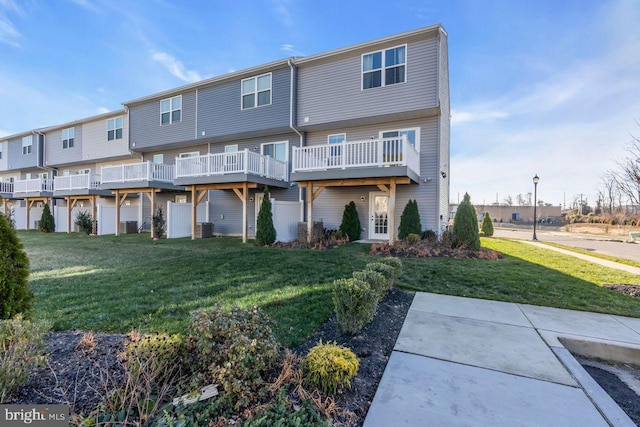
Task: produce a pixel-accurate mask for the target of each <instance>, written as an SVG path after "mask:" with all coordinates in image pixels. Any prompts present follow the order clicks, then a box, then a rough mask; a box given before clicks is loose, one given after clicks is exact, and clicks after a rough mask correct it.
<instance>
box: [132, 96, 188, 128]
mask: <svg viewBox="0 0 640 427" xmlns="http://www.w3.org/2000/svg"><path fill="white" fill-rule="evenodd" d="M175 98H180V120H178V121H177V122H174V121H173V112H174V111H178V109H175V110H174V109H172V108H171V101H172V100H173V99H175ZM164 101H169V123H162V114H163V113H162V103H163V102H164ZM182 110H183V108H182V95H176V96H172V97H170V98H164V99H161V100H160V117H159V118H160V126H164V125H170V124H172V123H180V122H181V121H182ZM123 125H124V122H123Z"/></svg>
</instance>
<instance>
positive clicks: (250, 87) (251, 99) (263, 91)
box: [242, 73, 271, 110]
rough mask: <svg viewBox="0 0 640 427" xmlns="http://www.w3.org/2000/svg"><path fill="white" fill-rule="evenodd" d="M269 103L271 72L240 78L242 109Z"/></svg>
mask: <svg viewBox="0 0 640 427" xmlns="http://www.w3.org/2000/svg"><path fill="white" fill-rule="evenodd" d="M269 104H271V73H269V74H264V75H262V76H257V77H251V78H249V79H244V80H242V109H243V110H246V109H247V108H254V107H260V106H261V105H269Z"/></svg>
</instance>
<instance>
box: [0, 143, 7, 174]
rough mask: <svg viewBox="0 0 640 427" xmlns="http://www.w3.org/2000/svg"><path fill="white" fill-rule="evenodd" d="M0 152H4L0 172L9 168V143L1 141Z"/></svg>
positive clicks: (0, 162)
mask: <svg viewBox="0 0 640 427" xmlns="http://www.w3.org/2000/svg"><path fill="white" fill-rule="evenodd" d="M0 152H2V158H1V159H0V171H6V170H7V169H8V167H9V166H8V165H9V163H8V157H9V145H8V143H7V141H0Z"/></svg>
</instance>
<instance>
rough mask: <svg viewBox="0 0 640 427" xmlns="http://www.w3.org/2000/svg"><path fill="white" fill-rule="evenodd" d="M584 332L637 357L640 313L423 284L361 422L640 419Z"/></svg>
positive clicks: (596, 422)
mask: <svg viewBox="0 0 640 427" xmlns="http://www.w3.org/2000/svg"><path fill="white" fill-rule="evenodd" d="M586 342H595V343H597V344H598V345H610V347H607V348H608V349H609V350H611V349H612V348H615V349H619V348H624V350H625V351H623V352H620V354H623V353H624V354H627V355H628V354H631V355H632V356H625V357H640V319H637V318H628V317H621V316H613V315H607V314H597V313H589V312H578V311H572V310H562V309H556V308H549V307H537V306H531V305H525V304H515V303H505V302H498V301H489V300H478V299H472V298H461V297H453V296H446V295H437V294H428V293H422V292H418V293H416V296H415V298H414V300H413V303H412V305H411V308H410V309H409V312H408V314H407V317H406V319H405V322H404V324H403V327H402V330H401V332H400V335H399V336H398V340H397V342H396V345H395V348H394V351H393V352H392V354H391V357H390V359H389V362H388V364H387V367H386V369H385V372H384V375H383V377H382V380H381V382H380V385H379V387H378V390H377V392H376V395H375V398H374V400H373V402H372V404H371V407H370V409H369V413H368V414H367V418H366V420H365V423H364V425H365V426H366V427H374V426H393V425H406V426H431V425H433V426H580V427H582V426H608V425H615V426H627V425H628V426H635V424H634V423H633V422H632V421H631V420H630V419H629V417H628V416H627V415H626V414H625V413H624V412H623V411H622V410H621V409H620V408H619V407H618V406H617V405H616V404H615V402H613V400H612V399H611V398H610V397H609V396H608V395H607V394H606V393H605V392H604V391H603V390H602V389H601V388H600V386H598V385H597V383H595V381H593V380H592V379H591V377H590V376H589V375H588V374H587V373H586V371H584V369H583V368H582V367H581V365H580V364H579V363H578V362H577V361H576V360H575V359H574V358H573V356H572V355H571V353H570V352H569V351H568V350H567V348H566V346H571V347H572V350H573V351H577V350H576V348H582V347H585V346H586V344H580V343H586ZM581 345H582V347H581ZM596 347H597V346H596ZM585 348H586V347H585ZM598 348H599V347H598Z"/></svg>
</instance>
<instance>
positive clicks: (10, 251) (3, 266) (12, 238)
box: [0, 215, 33, 319]
mask: <svg viewBox="0 0 640 427" xmlns="http://www.w3.org/2000/svg"><path fill="white" fill-rule="evenodd" d="M28 277H29V258H27V254H26V253H25V252H24V250H22V244H21V243H20V240H18V236H17V235H16V231H15V230H14V229H13V228H12V227H11V226H10V224H9V221H8V220H7V218H6V217H5V216H4V215H0V319H11V318H13V317H14V316H15V315H16V314H19V313H23V314H24V315H25V317H28V315H29V311H30V310H31V307H32V305H33V292H31V290H30V289H29V282H28Z"/></svg>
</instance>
